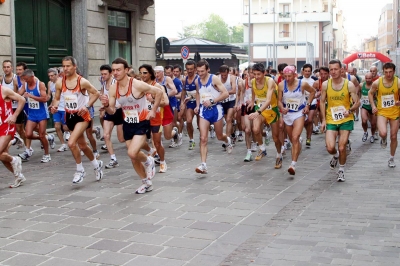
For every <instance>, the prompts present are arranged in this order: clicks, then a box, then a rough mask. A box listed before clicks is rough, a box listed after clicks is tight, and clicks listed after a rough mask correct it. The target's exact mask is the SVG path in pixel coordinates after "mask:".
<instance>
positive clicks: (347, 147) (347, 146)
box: [346, 139, 352, 151]
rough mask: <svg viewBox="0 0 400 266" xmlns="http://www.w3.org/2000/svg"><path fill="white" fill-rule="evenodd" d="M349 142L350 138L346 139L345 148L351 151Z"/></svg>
mask: <svg viewBox="0 0 400 266" xmlns="http://www.w3.org/2000/svg"><path fill="white" fill-rule="evenodd" d="M351 142H352V141H351V139H348V140H347V145H346V149H347V150H349V151H351Z"/></svg>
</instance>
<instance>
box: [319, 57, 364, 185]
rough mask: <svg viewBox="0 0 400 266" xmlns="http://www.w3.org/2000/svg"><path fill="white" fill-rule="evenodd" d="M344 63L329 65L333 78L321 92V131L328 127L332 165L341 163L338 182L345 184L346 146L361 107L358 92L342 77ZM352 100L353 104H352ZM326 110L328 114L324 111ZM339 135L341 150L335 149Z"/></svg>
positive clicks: (326, 82) (328, 145)
mask: <svg viewBox="0 0 400 266" xmlns="http://www.w3.org/2000/svg"><path fill="white" fill-rule="evenodd" d="M341 67H342V63H341V62H340V61H339V60H337V59H335V60H331V61H330V62H329V74H330V75H331V79H328V80H327V81H325V82H324V83H322V91H321V102H320V110H321V117H322V123H321V129H322V131H324V130H325V127H326V136H325V141H326V150H327V151H328V152H329V153H330V154H332V155H333V157H332V160H331V162H330V166H331V169H334V168H335V167H336V165H337V163H338V161H339V171H338V173H337V181H339V182H344V181H345V177H344V166H345V164H346V156H347V154H346V145H347V142H348V140H349V135H350V131H352V130H353V129H354V115H353V112H354V111H355V110H356V109H357V108H359V107H360V101H359V99H358V96H357V89H356V87H355V86H354V84H353V82H351V81H349V80H347V79H345V78H343V77H342V76H341ZM351 101H352V102H353V105H351V104H350V103H351ZM324 110H325V112H324ZM338 134H339V150H337V149H336V137H337V135H338Z"/></svg>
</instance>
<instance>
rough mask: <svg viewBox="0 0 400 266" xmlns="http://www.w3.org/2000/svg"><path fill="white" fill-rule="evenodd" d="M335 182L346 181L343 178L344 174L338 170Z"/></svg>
mask: <svg viewBox="0 0 400 266" xmlns="http://www.w3.org/2000/svg"><path fill="white" fill-rule="evenodd" d="M336 180H337V181H338V182H344V181H346V179H345V178H344V172H343V171H342V170H339V172H338V173H337V178H336Z"/></svg>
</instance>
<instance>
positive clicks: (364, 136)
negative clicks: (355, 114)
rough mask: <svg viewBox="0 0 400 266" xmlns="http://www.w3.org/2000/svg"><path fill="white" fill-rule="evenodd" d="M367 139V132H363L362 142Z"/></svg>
mask: <svg viewBox="0 0 400 266" xmlns="http://www.w3.org/2000/svg"><path fill="white" fill-rule="evenodd" d="M367 139H368V132H364V134H363V137H362V139H361V140H362V142H366V141H367Z"/></svg>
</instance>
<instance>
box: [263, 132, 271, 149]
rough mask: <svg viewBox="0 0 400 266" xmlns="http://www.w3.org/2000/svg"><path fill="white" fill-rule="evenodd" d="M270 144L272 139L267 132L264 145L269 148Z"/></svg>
mask: <svg viewBox="0 0 400 266" xmlns="http://www.w3.org/2000/svg"><path fill="white" fill-rule="evenodd" d="M270 142H271V137H270V135H269V132H268V131H267V132H265V137H264V144H265V145H266V146H268V145H269V143H270Z"/></svg>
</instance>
